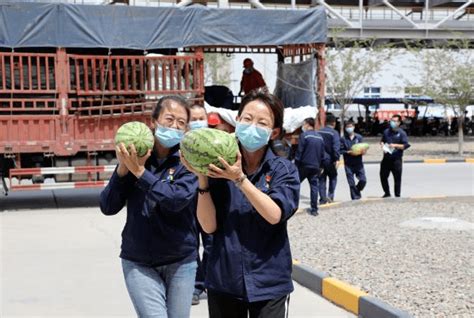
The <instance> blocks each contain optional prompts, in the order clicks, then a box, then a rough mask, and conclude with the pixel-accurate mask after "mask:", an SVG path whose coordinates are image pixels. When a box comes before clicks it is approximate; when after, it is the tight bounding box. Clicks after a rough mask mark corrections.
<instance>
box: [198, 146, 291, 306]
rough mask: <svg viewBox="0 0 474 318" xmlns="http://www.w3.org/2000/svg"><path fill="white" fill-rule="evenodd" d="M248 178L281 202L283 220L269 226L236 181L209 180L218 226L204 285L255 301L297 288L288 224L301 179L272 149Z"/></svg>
mask: <svg viewBox="0 0 474 318" xmlns="http://www.w3.org/2000/svg"><path fill="white" fill-rule="evenodd" d="M248 178H249V180H250V181H251V182H252V183H253V184H254V185H255V186H256V187H257V188H258V189H260V190H261V191H263V192H264V193H266V194H267V195H269V196H270V198H272V199H273V201H275V203H277V204H278V206H279V207H280V208H281V212H282V215H281V220H280V222H279V223H278V224H275V225H271V224H270V223H268V222H267V221H266V220H265V219H264V218H263V217H262V216H260V214H259V213H258V212H257V211H256V210H255V208H253V206H252V205H251V204H250V202H249V201H248V200H247V198H246V197H245V195H244V194H243V193H242V191H241V190H239V189H238V188H237V187H236V186H235V184H234V183H233V182H232V181H229V180H226V179H210V183H209V187H210V192H211V196H212V200H213V202H214V205H215V208H216V218H217V229H216V231H215V232H214V233H213V240H214V241H213V246H212V250H211V254H210V255H209V258H208V261H207V262H208V263H207V264H208V265H207V274H206V287H207V288H209V289H210V290H213V291H215V292H220V293H223V294H226V295H228V296H232V297H235V298H238V299H241V300H244V301H247V302H255V301H261V300H269V299H275V298H277V297H282V296H284V295H287V294H289V293H291V292H292V291H293V283H292V280H291V269H292V258H291V252H290V243H289V241H288V234H287V229H286V223H287V220H288V219H289V218H290V217H291V216H292V215H293V213H294V212H295V211H296V209H297V208H298V201H299V192H300V182H299V177H298V172H297V170H296V167H295V166H294V165H293V164H292V163H291V162H290V161H288V160H287V159H284V158H282V157H277V156H276V155H274V154H273V152H272V151H271V150H270V149H267V152H266V154H265V157H264V159H263V162H262V164H261V166H260V167H259V168H258V170H257V172H255V173H254V174H253V175H250V176H248Z"/></svg>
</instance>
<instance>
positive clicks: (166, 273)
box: [122, 259, 197, 318]
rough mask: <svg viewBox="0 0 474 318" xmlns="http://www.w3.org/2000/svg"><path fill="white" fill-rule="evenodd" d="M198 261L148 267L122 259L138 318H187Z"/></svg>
mask: <svg viewBox="0 0 474 318" xmlns="http://www.w3.org/2000/svg"><path fill="white" fill-rule="evenodd" d="M196 267H197V264H196V261H191V262H178V263H174V264H169V265H164V266H158V267H148V266H143V265H141V264H138V263H135V262H131V261H127V260H125V259H122V269H123V274H124V276H125V284H126V285H127V290H128V293H129V295H130V298H131V300H132V303H133V306H134V307H135V311H136V312H137V315H138V316H139V317H160V318H163V317H164V318H166V317H170V318H188V317H189V315H190V311H191V301H192V298H193V290H194V278H195V277H196Z"/></svg>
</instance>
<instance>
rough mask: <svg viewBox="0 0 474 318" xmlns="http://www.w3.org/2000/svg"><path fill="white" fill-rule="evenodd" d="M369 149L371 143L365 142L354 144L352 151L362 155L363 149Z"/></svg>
mask: <svg viewBox="0 0 474 318" xmlns="http://www.w3.org/2000/svg"><path fill="white" fill-rule="evenodd" d="M367 149H369V144H367V143H363V142H361V143H358V144H354V145H352V147H351V151H352V153H353V154H355V155H360V154H361V153H362V151H364V150H367Z"/></svg>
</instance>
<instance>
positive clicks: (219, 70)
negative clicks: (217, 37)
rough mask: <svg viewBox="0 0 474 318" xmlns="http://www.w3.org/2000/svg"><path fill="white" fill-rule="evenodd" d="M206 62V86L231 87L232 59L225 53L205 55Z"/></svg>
mask: <svg viewBox="0 0 474 318" xmlns="http://www.w3.org/2000/svg"><path fill="white" fill-rule="evenodd" d="M204 62H205V72H204V80H205V82H206V84H212V85H224V86H229V85H230V75H231V71H230V64H231V62H232V57H229V56H227V55H225V54H223V53H206V54H204Z"/></svg>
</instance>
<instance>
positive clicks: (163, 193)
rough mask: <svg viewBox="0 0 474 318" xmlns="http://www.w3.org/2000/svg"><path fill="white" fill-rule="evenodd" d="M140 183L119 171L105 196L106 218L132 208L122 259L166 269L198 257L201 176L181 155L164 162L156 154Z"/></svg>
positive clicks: (103, 196) (139, 180) (123, 235)
mask: <svg viewBox="0 0 474 318" xmlns="http://www.w3.org/2000/svg"><path fill="white" fill-rule="evenodd" d="M145 167H146V170H145V173H144V174H143V175H142V176H141V177H140V179H137V178H136V177H135V176H134V175H133V174H131V173H128V174H127V175H126V176H124V177H122V178H120V177H119V176H118V175H117V172H116V171H115V172H114V173H113V175H112V177H111V179H110V181H109V184H108V185H107V187H106V188H105V189H104V190H103V191H102V193H101V194H100V209H101V211H102V213H104V214H105V215H114V214H117V213H118V212H119V211H120V210H121V209H122V208H123V207H124V206H125V205H126V206H127V222H126V224H125V228H124V229H123V232H122V252H121V253H120V257H121V258H124V259H126V260H130V261H134V262H139V263H142V264H144V265H149V266H160V265H167V264H171V263H175V262H178V261H182V260H185V259H189V260H195V259H196V256H197V223H196V215H195V212H196V193H197V185H198V183H197V178H196V176H195V175H194V174H192V173H191V172H189V171H188V170H186V168H185V167H184V166H183V165H182V164H181V163H180V160H179V155H178V152H177V151H175V152H174V153H173V154H171V155H170V156H168V157H167V158H166V159H165V160H164V162H161V163H160V164H159V163H158V160H157V158H156V156H155V155H154V154H152V156H151V157H150V158H149V159H148V161H147V163H146V165H145Z"/></svg>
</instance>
